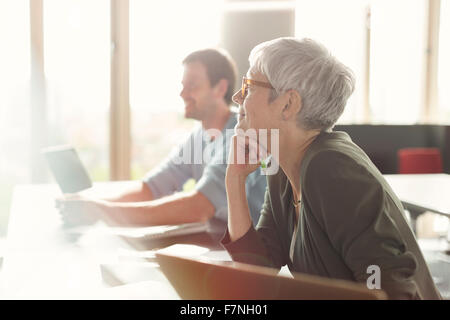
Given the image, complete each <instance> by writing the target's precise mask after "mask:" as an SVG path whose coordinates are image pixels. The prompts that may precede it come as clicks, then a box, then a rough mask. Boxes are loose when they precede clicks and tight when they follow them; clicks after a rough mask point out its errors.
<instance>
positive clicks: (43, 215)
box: [0, 182, 220, 299]
mask: <svg viewBox="0 0 450 320" xmlns="http://www.w3.org/2000/svg"><path fill="white" fill-rule="evenodd" d="M123 184H124V183H123V182H119V183H116V184H114V186H115V187H116V188H117V187H118V186H120V185H123ZM94 187H95V188H97V189H98V188H100V189H103V191H104V192H105V194H108V193H110V191H112V190H111V188H105V185H104V184H101V183H99V184H96V185H94ZM60 194H61V193H60V191H59V190H58V188H57V186H55V185H22V186H17V187H16V188H15V190H14V193H13V199H12V207H11V214H10V219H9V225H8V234H7V240H6V248H5V255H4V261H3V269H2V272H1V274H0V299H179V296H178V295H177V293H176V292H175V290H174V289H173V288H172V286H171V285H170V283H169V282H168V280H167V279H166V278H165V276H164V275H163V274H162V272H161V271H160V270H159V267H158V266H157V265H156V264H155V265H154V266H153V267H148V265H150V264H148V263H147V267H146V274H147V275H148V279H147V280H148V281H146V282H141V283H133V284H129V285H126V286H120V287H114V288H110V287H109V286H107V285H106V284H105V283H104V282H103V280H102V274H101V269H100V265H101V264H117V263H119V262H120V261H121V260H120V257H119V256H118V250H119V249H118V248H122V249H126V250H134V248H132V247H131V246H130V245H128V244H127V243H126V242H124V241H120V240H119V239H118V238H116V237H111V236H109V237H108V236H105V235H103V236H99V234H98V233H95V232H94V233H92V234H89V233H88V234H87V235H85V236H83V237H82V238H80V240H79V241H78V242H77V244H75V243H71V242H68V241H67V240H66V239H65V233H64V231H63V230H62V228H61V221H60V218H59V214H58V212H57V210H56V208H55V206H54V204H55V197H57V196H59V195H60ZM122 251H123V250H122ZM219 255H220V253H219ZM150 266H151V265H150Z"/></svg>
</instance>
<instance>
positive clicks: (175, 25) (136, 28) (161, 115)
mask: <svg viewBox="0 0 450 320" xmlns="http://www.w3.org/2000/svg"><path fill="white" fill-rule="evenodd" d="M220 4H221V2H220V1H217V0H215V1H211V0H195V1H183V0H176V1H173V0H172V1H161V2H159V3H158V5H155V3H154V2H152V1H147V0H133V1H130V107H131V131H132V132H131V136H132V154H131V161H132V165H131V176H132V178H133V179H137V178H141V177H142V176H143V175H144V174H145V172H147V171H148V170H149V169H151V168H152V167H154V166H155V165H157V164H158V163H159V162H160V161H161V160H163V158H164V157H166V156H167V155H168V154H169V152H170V150H171V149H172V148H173V147H174V146H175V145H177V144H179V142H180V139H183V138H184V137H186V136H187V134H188V133H189V132H190V131H191V129H192V128H193V126H194V125H195V122H194V121H192V120H186V119H184V118H183V114H184V105H183V101H182V99H181V98H180V96H179V93H180V91H181V79H182V74H183V67H182V64H181V63H182V60H183V59H184V57H185V56H186V55H188V54H189V53H190V52H192V51H195V50H198V49H202V48H205V47H211V46H217V44H218V42H219V25H220V16H219V13H220Z"/></svg>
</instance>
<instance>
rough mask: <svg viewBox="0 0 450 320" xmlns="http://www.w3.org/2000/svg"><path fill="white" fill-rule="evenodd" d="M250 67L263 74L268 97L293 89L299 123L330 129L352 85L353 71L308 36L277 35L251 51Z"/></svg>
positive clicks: (306, 126) (305, 125) (339, 113)
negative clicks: (298, 99) (296, 95)
mask: <svg viewBox="0 0 450 320" xmlns="http://www.w3.org/2000/svg"><path fill="white" fill-rule="evenodd" d="M249 62H250V69H251V70H254V71H258V72H260V73H262V74H264V75H265V76H266V77H267V79H268V80H269V82H270V84H271V85H272V86H273V87H274V88H275V89H274V90H272V94H271V100H273V99H275V98H276V97H277V96H278V95H280V94H282V93H284V92H286V91H288V90H291V89H294V90H297V91H298V93H299V94H300V96H301V99H302V108H301V110H300V112H299V114H298V125H299V126H300V127H301V128H304V129H306V130H311V129H320V130H321V131H329V130H331V129H332V128H333V126H334V124H335V123H336V121H337V120H338V118H339V117H340V116H341V114H342V113H343V111H344V108H345V105H346V103H347V99H348V98H349V97H350V95H351V94H352V92H353V90H354V87H355V78H354V76H353V73H352V71H351V70H350V69H349V68H348V67H346V66H345V65H344V64H342V63H341V62H339V61H338V60H337V59H336V58H335V57H333V56H332V55H331V54H330V52H329V51H328V50H327V49H326V48H325V47H324V46H323V45H321V44H319V43H317V42H316V41H314V40H311V39H307V38H305V39H301V40H300V39H295V38H278V39H274V40H271V41H266V42H263V43H260V44H259V45H257V46H256V47H255V48H253V50H252V51H251V52H250V56H249Z"/></svg>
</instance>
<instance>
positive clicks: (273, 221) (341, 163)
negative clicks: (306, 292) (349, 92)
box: [222, 132, 441, 299]
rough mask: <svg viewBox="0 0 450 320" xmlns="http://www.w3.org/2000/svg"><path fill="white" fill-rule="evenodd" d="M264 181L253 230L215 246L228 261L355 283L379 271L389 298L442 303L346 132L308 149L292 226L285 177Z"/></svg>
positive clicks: (397, 213) (395, 206)
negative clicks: (227, 255) (374, 268)
mask: <svg viewBox="0 0 450 320" xmlns="http://www.w3.org/2000/svg"><path fill="white" fill-rule="evenodd" d="M267 180H268V181H267V192H266V195H265V202H264V205H263V209H262V211H261V217H260V220H259V222H258V225H257V227H256V229H255V228H253V227H251V228H250V229H249V230H248V232H247V233H246V234H245V235H244V236H242V237H241V238H240V239H237V240H236V241H234V242H231V241H230V238H229V234H228V232H227V233H226V234H225V237H224V238H223V240H222V244H223V245H224V246H225V248H226V249H227V250H228V252H229V253H230V255H231V256H232V258H233V260H236V261H240V262H245V263H252V264H260V265H265V266H269V267H274V268H280V267H281V266H283V265H288V267H289V269H290V270H291V271H293V272H299V273H308V274H314V275H318V276H322V277H328V278H335V279H343V280H350V281H356V282H366V281H367V279H368V278H369V276H370V275H371V273H370V272H368V268H369V267H370V266H378V267H379V268H380V275H381V289H382V290H384V291H385V292H386V293H387V294H388V296H389V298H391V299H440V298H441V296H440V294H439V292H438V290H437V288H436V286H435V285H434V282H433V279H432V277H431V274H430V271H429V269H428V266H427V264H426V262H425V259H424V257H423V255H422V252H421V250H420V248H419V246H418V244H417V241H416V239H415V236H414V234H413V232H412V230H411V228H410V227H409V225H408V223H407V221H406V219H405V216H404V210H403V207H402V204H401V202H400V200H399V199H398V198H397V196H396V195H395V194H394V192H393V191H392V189H391V188H390V186H389V185H388V183H387V182H386V180H385V179H384V177H383V176H382V175H381V173H380V172H379V171H378V169H377V168H376V167H375V166H374V164H373V163H372V162H371V161H370V159H369V158H368V157H367V155H366V154H365V153H364V152H363V151H362V150H361V149H360V148H359V147H358V146H357V145H355V144H354V143H353V142H352V141H351V139H350V137H349V136H348V135H347V134H346V133H344V132H331V133H327V132H322V133H321V134H319V136H317V138H316V139H315V140H314V141H313V142H312V143H311V145H310V146H309V147H308V149H307V151H306V153H305V156H304V158H303V160H302V163H301V167H300V177H299V180H300V185H301V193H302V202H301V207H300V211H299V212H300V214H299V219H298V222H297V220H296V213H295V208H294V206H293V193H292V188H291V184H290V183H289V180H288V179H287V177H286V175H285V174H284V172H283V171H282V170H281V169H280V170H279V171H278V174H276V175H273V176H268V178H267ZM297 223H298V233H295V232H294V230H295V227H296V224H297ZM292 241H294V243H293V244H294V246H293V247H292V246H291V244H292ZM291 248H292V249H293V252H292V251H291ZM292 253H293V254H292ZM369 270H370V269H369Z"/></svg>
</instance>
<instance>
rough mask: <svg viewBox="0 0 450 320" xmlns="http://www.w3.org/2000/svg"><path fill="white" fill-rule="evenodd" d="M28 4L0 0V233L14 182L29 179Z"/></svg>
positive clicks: (2, 230) (4, 223) (0, 232)
mask: <svg viewBox="0 0 450 320" xmlns="http://www.w3.org/2000/svg"><path fill="white" fill-rule="evenodd" d="M29 5H30V4H29V0H16V1H0V43H1V50H0V70H1V72H0V132H1V133H2V134H1V135H0V150H1V151H0V177H1V179H0V190H1V191H0V236H1V235H3V233H4V232H6V226H7V217H8V213H9V206H10V201H11V196H12V189H13V186H14V184H16V183H28V182H29V181H30V120H31V119H30V118H31V114H30V105H29V82H30V12H29Z"/></svg>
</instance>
